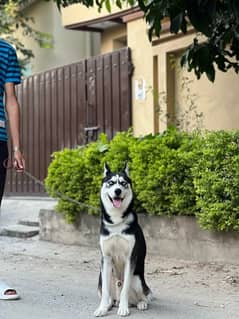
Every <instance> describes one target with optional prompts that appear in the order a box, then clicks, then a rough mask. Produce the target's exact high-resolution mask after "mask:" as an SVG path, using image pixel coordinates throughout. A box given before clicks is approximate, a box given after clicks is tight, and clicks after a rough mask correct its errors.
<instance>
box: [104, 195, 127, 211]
mask: <svg viewBox="0 0 239 319" xmlns="http://www.w3.org/2000/svg"><path fill="white" fill-rule="evenodd" d="M108 196H109V195H108ZM109 199H110V201H111V202H112V204H113V206H114V207H115V208H120V207H121V205H122V202H123V200H124V199H123V198H121V197H118V196H115V197H114V198H111V197H110V196H109Z"/></svg>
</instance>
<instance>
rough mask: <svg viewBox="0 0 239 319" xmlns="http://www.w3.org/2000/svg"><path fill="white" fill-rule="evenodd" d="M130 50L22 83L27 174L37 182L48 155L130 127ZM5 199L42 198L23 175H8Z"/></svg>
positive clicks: (19, 90) (40, 191)
mask: <svg viewBox="0 0 239 319" xmlns="http://www.w3.org/2000/svg"><path fill="white" fill-rule="evenodd" d="M132 69H133V68H132V63H131V55H130V49H129V48H123V49H121V50H118V51H115V52H113V53H110V54H105V55H101V56H96V57H93V58H90V59H86V60H82V61H80V62H77V63H74V64H71V65H67V66H63V67H59V68H56V69H53V70H49V71H46V72H44V73H40V74H37V75H33V76H30V77H28V78H26V79H24V80H23V83H22V84H21V85H19V86H18V87H17V95H18V99H19V102H20V105H21V108H22V111H21V114H22V125H21V135H22V144H23V150H24V154H25V158H26V163H27V165H26V166H27V167H26V170H27V171H28V172H30V173H31V174H32V175H34V176H35V177H36V178H38V179H40V180H44V178H45V177H46V175H47V167H48V165H49V163H50V160H51V154H52V153H53V152H54V151H56V150H61V149H63V148H65V147H70V148H74V147H76V146H77V145H80V144H84V143H87V142H88V141H89V140H94V139H96V138H97V136H98V135H99V133H101V132H105V133H106V134H107V136H108V137H109V138H112V137H113V136H114V134H115V133H116V132H118V131H124V130H127V129H128V128H129V127H130V126H131V124H132V122H131V74H132ZM5 194H6V195H44V189H43V188H42V187H41V186H39V185H37V184H36V183H35V182H34V181H33V180H32V179H29V178H28V177H27V176H25V175H24V174H23V175H22V174H16V173H15V172H14V171H11V170H10V171H8V176H7V183H6V191H5Z"/></svg>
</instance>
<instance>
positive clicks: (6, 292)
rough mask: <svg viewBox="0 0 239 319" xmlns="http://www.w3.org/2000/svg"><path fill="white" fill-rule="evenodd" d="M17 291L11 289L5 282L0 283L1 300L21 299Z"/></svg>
mask: <svg viewBox="0 0 239 319" xmlns="http://www.w3.org/2000/svg"><path fill="white" fill-rule="evenodd" d="M19 298H20V297H19V295H18V293H17V291H16V290H15V289H14V288H12V287H9V286H8V285H7V284H6V283H5V282H3V281H0V300H15V299H19Z"/></svg>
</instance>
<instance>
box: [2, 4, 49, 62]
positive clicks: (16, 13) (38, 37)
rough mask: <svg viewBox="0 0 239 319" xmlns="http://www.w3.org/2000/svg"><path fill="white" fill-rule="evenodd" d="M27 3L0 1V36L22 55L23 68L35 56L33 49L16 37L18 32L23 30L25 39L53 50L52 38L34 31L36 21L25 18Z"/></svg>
mask: <svg viewBox="0 0 239 319" xmlns="http://www.w3.org/2000/svg"><path fill="white" fill-rule="evenodd" d="M27 3H28V1H27V0H15V1H13V0H6V1H0V36H1V38H4V39H5V40H6V41H8V42H9V43H11V44H12V45H13V46H14V47H15V48H16V50H17V52H20V53H21V57H20V64H21V66H22V67H23V68H24V67H25V66H26V64H27V63H28V62H29V60H30V59H31V58H33V57H34V55H33V52H32V50H31V48H26V47H25V46H24V45H23V43H22V42H21V40H20V39H19V38H18V37H17V36H16V31H17V30H21V34H22V36H23V37H29V38H32V39H34V40H35V41H36V42H37V43H38V44H39V46H40V47H41V48H52V36H51V35H49V34H47V33H44V32H40V31H38V30H36V29H34V28H33V27H32V25H33V23H34V20H33V19H32V18H31V17H27V16H25V14H24V5H27Z"/></svg>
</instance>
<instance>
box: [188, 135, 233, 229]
mask: <svg viewBox="0 0 239 319" xmlns="http://www.w3.org/2000/svg"><path fill="white" fill-rule="evenodd" d="M202 140H203V143H202V148H201V156H200V157H199V158H198V161H197V162H196V164H195V166H194V168H193V176H194V185H195V190H196V193H197V207H198V209H199V212H198V213H197V217H198V220H199V223H200V225H201V226H203V227H204V228H206V229H211V230H237V231H238V230H239V131H235V132H225V131H219V132H211V133H209V132H208V133H207V134H206V135H205V136H204V137H203V138H202Z"/></svg>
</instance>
